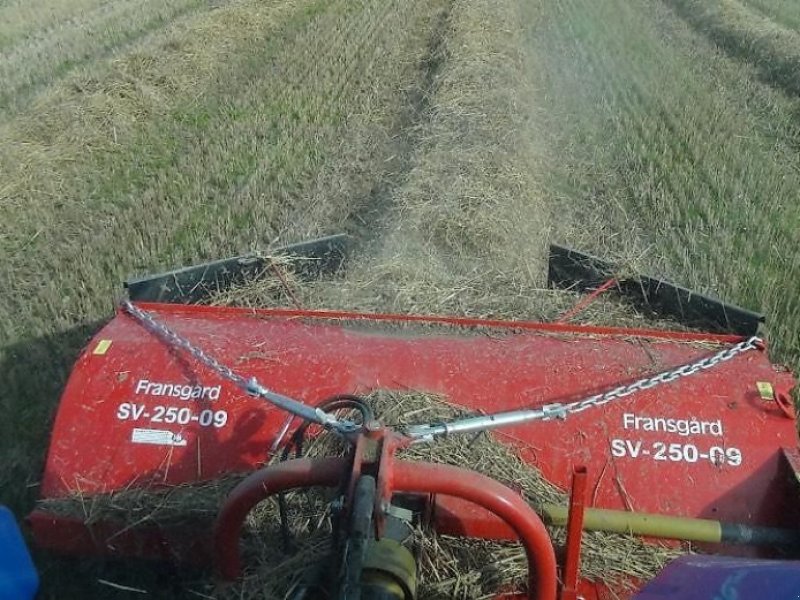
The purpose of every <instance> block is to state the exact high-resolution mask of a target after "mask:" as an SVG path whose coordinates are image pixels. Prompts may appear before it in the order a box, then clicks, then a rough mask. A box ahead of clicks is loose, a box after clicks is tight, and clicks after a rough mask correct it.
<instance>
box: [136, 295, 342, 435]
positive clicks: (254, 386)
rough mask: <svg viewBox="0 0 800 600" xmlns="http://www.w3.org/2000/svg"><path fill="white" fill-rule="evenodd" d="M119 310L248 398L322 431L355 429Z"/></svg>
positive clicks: (147, 318) (144, 315) (145, 317)
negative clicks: (231, 384)
mask: <svg viewBox="0 0 800 600" xmlns="http://www.w3.org/2000/svg"><path fill="white" fill-rule="evenodd" d="M122 308H123V309H124V310H125V311H126V312H127V313H128V314H129V315H131V316H132V317H134V318H135V319H137V320H138V321H139V322H140V323H141V324H142V325H143V326H144V327H145V328H146V329H149V330H150V331H151V332H152V333H155V334H156V335H158V336H160V337H161V338H162V339H163V340H165V341H166V342H168V343H169V344H171V345H172V346H174V347H177V348H181V349H182V350H185V351H186V352H187V353H189V354H190V355H191V356H193V357H194V358H195V359H197V361H198V362H201V363H203V364H204V365H206V366H207V367H208V368H209V369H211V370H212V371H214V372H215V373H217V375H219V376H220V377H222V378H223V379H227V380H228V381H230V382H232V383H234V384H235V385H236V386H237V387H239V388H241V389H242V390H244V391H245V392H247V393H248V394H250V395H252V396H258V397H261V398H264V399H265V400H268V401H270V402H271V403H272V404H275V405H276V406H278V407H279V408H281V409H283V410H285V411H287V412H290V413H292V414H294V415H296V416H298V417H300V418H301V419H303V420H305V421H312V422H315V423H319V424H320V425H322V426H324V427H327V428H330V429H332V430H334V431H338V432H339V433H342V434H346V433H350V432H352V431H353V430H354V429H356V426H355V424H354V423H352V422H350V421H341V420H338V419H337V418H336V417H335V416H333V415H331V414H328V413H326V412H324V411H322V410H320V409H318V408H314V407H312V406H308V405H307V404H304V403H302V402H300V401H298V400H295V399H293V398H289V397H288V396H283V395H281V394H277V393H275V392H273V391H272V390H269V389H267V388H265V387H262V386H261V385H260V384H259V383H258V381H257V380H256V379H255V378H254V377H253V378H246V377H243V376H241V375H239V374H238V373H236V372H235V371H234V370H233V369H231V368H230V367H227V366H225V365H223V364H222V363H221V362H219V361H218V360H217V359H216V358H214V357H213V356H211V355H209V354H206V353H205V352H204V351H203V350H202V349H201V348H198V347H197V346H195V345H194V344H192V343H191V342H190V341H189V340H187V339H186V338H184V337H181V336H180V335H178V334H177V333H175V332H174V331H172V330H171V329H170V328H169V327H167V326H166V325H164V324H163V323H159V322H158V321H156V319H155V318H154V317H153V315H152V314H150V313H149V312H147V311H146V310H142V309H141V308H139V307H137V306H135V305H134V304H132V303H131V302H129V301H128V300H123V301H122Z"/></svg>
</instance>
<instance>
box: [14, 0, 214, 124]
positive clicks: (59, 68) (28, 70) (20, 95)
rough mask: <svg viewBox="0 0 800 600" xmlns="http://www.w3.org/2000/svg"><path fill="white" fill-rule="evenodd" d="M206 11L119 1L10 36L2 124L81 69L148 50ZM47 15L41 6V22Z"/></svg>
mask: <svg viewBox="0 0 800 600" xmlns="http://www.w3.org/2000/svg"><path fill="white" fill-rule="evenodd" d="M64 5H65V6H68V5H69V3H65V4H64ZM56 6H57V7H58V5H56ZM21 8H23V7H13V8H12V7H5V9H4V10H2V11H0V15H2V13H4V12H5V13H9V14H7V15H5V16H7V17H11V16H13V15H14V14H15V12H16V11H18V10H20V9H21ZM203 9H206V10H207V9H208V2H207V0H165V1H164V0H147V1H145V2H142V1H141V0H139V1H135V0H117V1H115V2H107V3H104V4H101V5H99V6H95V7H94V8H93V10H87V11H86V13H84V14H82V15H81V14H80V13H78V16H73V17H72V18H62V19H59V20H55V21H52V22H48V21H44V22H43V23H41V25H46V26H45V27H44V28H43V29H36V30H34V31H30V32H29V33H28V35H19V36H11V35H10V34H9V35H8V38H10V39H8V40H7V43H6V44H5V45H4V47H3V46H0V81H2V82H3V84H2V86H0V119H3V120H5V119H8V118H10V117H11V116H13V114H14V113H16V112H17V111H19V110H21V109H24V108H25V107H26V106H27V105H29V104H30V101H31V99H32V98H34V97H35V95H36V93H37V92H39V91H41V90H42V89H43V88H45V87H47V86H49V85H52V84H54V83H56V82H57V81H59V80H60V79H63V78H64V77H65V76H67V75H68V74H69V73H71V72H74V71H76V70H77V69H79V68H80V67H81V66H83V65H91V64H92V63H94V62H96V61H98V60H102V59H104V58H110V57H113V56H114V55H118V54H120V53H121V52H122V51H124V50H125V49H126V48H131V47H135V46H136V44H137V43H142V42H143V43H144V44H145V45H146V44H147V37H148V36H150V35H152V34H153V33H155V32H158V31H159V30H161V29H164V28H165V27H166V26H167V25H169V24H170V23H173V22H174V21H175V20H176V19H178V18H180V17H182V16H186V15H191V14H192V13H195V12H198V11H201V10H203ZM62 10H63V9H61V7H58V10H56V11H55V12H56V15H61V16H62V17H64V15H63V14H62V12H61V11H62ZM22 12H23V14H24V13H25V10H24V9H23V10H22ZM46 14H47V10H46V8H45V7H42V6H40V7H39V12H38V13H37V15H38V16H39V17H40V19H42V20H43V16H44V15H46ZM38 20H39V19H33V22H34V23H36V22H37V21H38ZM10 21H11V23H13V20H10ZM22 23H24V24H27V20H26V21H23V22H22ZM22 23H21V24H22ZM11 33H16V31H13V30H12V32H11Z"/></svg>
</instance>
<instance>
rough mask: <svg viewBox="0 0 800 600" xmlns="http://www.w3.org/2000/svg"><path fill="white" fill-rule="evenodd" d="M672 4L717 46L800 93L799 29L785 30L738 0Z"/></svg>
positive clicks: (685, 0)
mask: <svg viewBox="0 0 800 600" xmlns="http://www.w3.org/2000/svg"><path fill="white" fill-rule="evenodd" d="M669 3H670V4H671V5H672V6H674V7H675V8H676V10H677V11H678V12H679V13H680V14H681V15H682V16H684V17H685V18H686V19H687V20H688V21H690V22H691V23H692V24H694V25H696V26H697V27H698V28H700V29H701V30H702V31H703V32H704V33H706V34H708V35H709V36H710V37H711V38H712V39H713V40H714V41H715V42H716V43H717V44H719V45H720V46H722V47H723V48H725V49H726V50H728V51H729V52H730V53H731V54H733V55H734V56H736V57H738V58H740V59H742V60H745V61H747V62H750V63H752V64H753V65H755V67H756V69H757V71H758V72H759V73H760V74H761V76H762V77H763V78H764V79H765V80H766V81H768V82H770V83H774V84H775V85H778V86H780V87H782V88H784V89H785V90H786V91H787V92H789V93H792V94H797V93H798V92H800V32H798V31H797V30H796V29H794V28H791V26H790V27H788V28H787V27H784V26H783V25H781V24H780V23H778V22H775V21H773V20H772V19H770V18H769V17H768V16H764V15H762V14H761V13H760V12H759V11H758V10H753V9H750V8H748V7H747V6H746V5H745V4H744V3H742V2H739V1H737V0H710V1H709V0H702V1H700V0H670V2H669ZM764 4H765V3H762V7H761V8H762V10H763V9H764ZM795 17H797V15H795Z"/></svg>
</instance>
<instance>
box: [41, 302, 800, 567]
mask: <svg viewBox="0 0 800 600" xmlns="http://www.w3.org/2000/svg"><path fill="white" fill-rule="evenodd" d="M141 306H142V307H143V308H146V309H148V310H150V311H152V312H153V313H154V315H155V316H156V317H157V318H158V319H160V320H163V322H165V323H166V324H168V325H169V326H170V327H172V328H174V329H175V330H176V331H178V332H179V333H181V334H182V335H184V336H185V337H187V338H188V339H190V340H192V341H193V342H195V343H196V344H197V345H199V346H200V347H202V348H203V349H204V350H205V351H207V352H209V353H210V354H212V355H214V356H216V357H217V358H219V359H220V360H222V362H224V363H226V364H228V365H229V366H231V367H233V368H234V369H235V370H237V371H238V372H240V373H242V374H244V375H247V376H251V375H253V376H256V377H257V378H258V379H259V381H260V382H261V383H262V384H264V385H266V386H268V387H270V388H272V389H275V390H277V391H279V392H282V393H285V394H287V395H290V396H292V397H295V398H298V399H301V400H303V401H305V402H308V403H310V404H316V403H319V402H322V401H323V400H324V399H326V398H328V397H330V396H333V395H335V394H339V393H358V394H366V393H369V392H370V391H372V390H374V389H381V388H383V389H395V390H422V391H427V392H433V393H437V394H442V395H444V396H446V397H447V398H448V399H449V401H450V402H452V403H454V404H458V405H461V406H463V407H465V408H467V409H472V410H475V411H485V412H495V411H501V410H509V409H516V408H521V407H535V406H541V405H543V404H548V403H551V402H555V401H565V400H572V399H576V398H582V397H585V396H588V395H591V394H594V393H596V392H598V391H602V390H606V389H608V388H611V387H615V386H617V385H619V384H620V383H625V382H629V381H632V380H635V379H638V378H640V377H642V376H645V375H647V374H651V373H658V372H660V371H663V370H665V369H667V368H670V367H674V366H677V365H681V364H685V363H687V362H691V361H693V360H696V359H698V358H700V357H703V356H707V355H710V354H713V353H714V352H716V351H718V350H719V348H720V344H722V345H724V344H728V343H733V342H737V341H739V340H740V339H741V338H739V337H737V336H717V335H697V334H693V333H686V332H678V333H675V332H663V331H657V332H653V331H646V330H631V329H624V330H621V329H613V328H605V327H577V326H569V325H559V324H536V323H518V322H513V323H509V322H503V321H482V320H478V319H453V318H447V317H435V318H427V317H398V316H392V315H375V316H370V315H362V314H350V313H341V312H322V313H314V312H307V311H297V310H265V311H253V310H245V309H231V308H224V309H220V308H210V307H187V306H175V305H156V304H151V305H146V304H143V305H141ZM759 381H763V382H769V383H771V384H772V386H773V388H774V389H775V391H776V393H778V394H788V393H789V391H790V389H791V388H792V386H793V385H794V379H793V377H792V375H791V374H790V373H788V372H787V371H786V370H785V369H782V368H780V367H777V366H774V365H772V364H771V363H770V361H769V360H768V358H767V356H766V353H765V352H761V351H752V352H748V353H747V354H744V355H741V356H738V357H736V358H735V359H734V360H732V361H730V362H727V363H725V364H723V365H720V366H719V367H717V368H715V369H713V370H710V371H705V372H701V373H699V374H697V375H695V376H692V377H689V378H686V379H681V380H679V381H677V382H675V383H672V384H668V385H664V386H659V387H657V388H654V389H652V390H649V391H645V392H641V393H639V394H636V395H634V396H631V397H629V398H626V399H624V400H620V401H618V402H615V403H612V404H610V405H607V406H604V407H603V408H600V409H592V410H587V411H585V412H583V413H580V414H578V415H573V416H570V417H569V418H567V419H566V420H565V421H553V422H544V423H542V422H540V423H529V424H524V425H518V426H515V427H512V428H509V429H505V430H503V431H502V432H498V434H497V435H498V438H499V439H500V440H502V441H504V442H507V443H509V444H512V445H513V446H514V447H515V448H516V449H517V450H518V451H519V453H520V456H521V457H522V458H523V459H524V460H526V461H528V462H530V463H531V464H532V465H535V466H537V467H539V468H540V469H541V470H542V472H543V474H544V475H545V476H546V477H547V478H548V479H549V480H551V481H553V482H554V483H556V484H557V485H560V486H562V487H563V488H564V489H567V488H568V486H569V481H570V476H571V469H572V466H573V465H575V464H582V465H586V466H587V468H588V469H589V472H590V473H591V474H592V477H591V480H590V481H589V489H590V505H594V506H599V507H604V508H623V509H624V508H628V509H635V510H640V511H646V512H657V513H665V514H670V515H680V516H694V517H707V518H717V519H722V520H726V521H731V522H742V523H750V524H757V525H774V526H794V525H796V523H797V522H798V504H799V503H797V502H796V500H795V498H796V486H797V482H796V480H795V479H794V477H793V475H792V473H791V470H790V469H788V467H787V463H786V461H784V460H783V459H782V454H781V451H780V449H781V447H787V448H793V447H795V446H796V434H795V428H794V421H792V420H791V419H788V418H786V415H785V414H784V412H783V411H782V410H781V409H780V408H779V407H778V406H777V405H776V403H775V402H772V401H770V402H765V401H764V400H762V399H761V398H760V396H759V392H758V390H757V389H756V382H759ZM284 422H285V414H283V413H282V412H280V411H279V410H277V409H275V408H273V407H271V406H269V405H267V404H265V403H264V402H263V401H261V400H257V399H254V398H251V397H249V396H247V395H246V394H244V393H243V392H241V391H240V390H238V389H235V388H234V387H233V386H232V385H231V384H230V383H228V382H226V381H222V380H220V379H219V378H218V377H217V376H216V375H214V374H213V373H210V372H209V371H208V370H207V369H206V368H205V367H203V366H201V365H198V364H197V363H196V362H195V361H194V360H193V359H191V358H190V357H187V356H185V355H183V354H181V353H179V352H176V351H174V350H172V349H170V348H167V347H166V346H165V345H164V343H163V342H162V341H160V340H159V339H158V338H156V337H155V336H153V335H152V334H151V333H149V332H147V331H146V330H145V329H143V328H142V327H141V326H140V325H139V324H138V323H137V322H136V321H135V320H133V319H132V318H131V317H129V316H128V315H126V314H119V315H117V316H116V317H115V318H114V319H113V320H112V321H111V322H110V323H109V324H108V325H106V326H105V327H104V328H103V329H102V330H101V331H100V332H99V333H98V334H97V336H96V337H95V338H94V340H93V341H92V342H91V343H90V344H89V346H88V347H87V349H86V351H85V352H84V354H83V355H82V356H81V357H80V358H79V360H78V361H77V363H76V365H75V368H74V370H73V373H72V375H71V377H70V380H69V382H68V385H67V387H66V389H65V391H64V394H63V397H62V402H61V405H60V407H59V412H58V416H57V419H56V423H55V426H54V430H53V436H52V442H51V448H50V452H49V455H48V460H47V464H46V468H45V473H44V480H43V482H42V488H41V489H42V495H43V496H44V497H57V496H62V495H66V494H70V493H73V492H80V493H81V494H84V495H88V494H93V493H103V492H110V491H114V490H117V489H120V488H123V487H126V486H130V485H150V484H157V485H158V484H167V485H169V484H175V483H182V482H187V481H195V480H203V479H210V478H213V477H216V476H219V475H220V474H223V473H228V472H233V471H251V470H253V469H256V468H259V467H260V466H262V465H263V464H264V463H265V461H266V459H267V455H268V451H269V448H270V446H271V444H272V442H273V441H274V439H275V437H276V435H277V433H278V432H279V430H280V428H281V426H282V425H283V424H284ZM87 432H89V433H87ZM438 505H439V503H438V502H437V506H438ZM459 510H460V509H459ZM441 512H442V511H440V510H439V508H437V514H439V513H441ZM442 514H443V513H442ZM459 514H460V513H459V512H458V511H457V512H456V514H455V515H453V516H454V518H455V519H458V517H459ZM475 514H477V515H480V514H481V513H480V512H477V513H475ZM437 519H438V517H437ZM465 522H466V523H467V525H466V526H464V527H463V528H462V529H466V528H468V527H469V526H470V525H469V519H465ZM480 522H481V518H480V517H478V518H476V519H475V520H474V522H473V523H472V525H474V526H475V527H479V526H480ZM52 523H54V526H52V527H50V526H44V525H43V524H42V522H40V526H39V527H37V528H35V529H34V535H35V537H36V539H37V540H38V541H39V542H40V544H42V545H44V546H49V547H57V548H59V549H62V550H69V549H70V547H71V546H70V544H71V539H73V538H71V536H73V535H74V536H75V537H74V539H75V540H76V541H75V544H74V546H72V548H73V549H74V550H76V551H77V550H79V549H84V547H83V546H82V545H81V544H80V543H79V541H80V540H81V539H83V538H81V536H79V535H77V534H75V532H72V533H70V531H71V530H70V531H67V530H61V529H60V528H59V527H58V526H57V525H56V524H57V523H58V519H54V520H53V521H52ZM483 523H484V524H483V528H484V529H485V530H486V533H488V534H492V533H493V532H494V533H495V534H498V535H499V533H498V532H502V530H503V528H502V527H495V526H494V525H491V523H489V524H487V522H486V521H485V520H484V522H483ZM455 525H456V524H454V526H455ZM505 531H506V533H508V531H507V528H506V529H505ZM97 550H98V551H103V552H112V551H113V550H109V549H108V548H107V547H102V548H98V549H97Z"/></svg>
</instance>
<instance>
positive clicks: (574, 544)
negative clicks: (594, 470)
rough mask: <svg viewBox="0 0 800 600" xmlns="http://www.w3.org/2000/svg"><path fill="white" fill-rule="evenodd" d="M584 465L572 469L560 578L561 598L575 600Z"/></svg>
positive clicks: (584, 493)
mask: <svg viewBox="0 0 800 600" xmlns="http://www.w3.org/2000/svg"><path fill="white" fill-rule="evenodd" d="M586 478H587V473H586V467H580V466H576V467H574V468H573V469H572V489H571V490H570V495H569V513H568V516H567V544H566V545H567V556H566V558H565V559H564V568H563V569H562V571H561V572H562V576H561V579H562V581H563V584H562V587H561V600H576V599H577V597H578V571H579V569H580V561H581V542H582V539H583V513H584V509H585V504H586Z"/></svg>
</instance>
